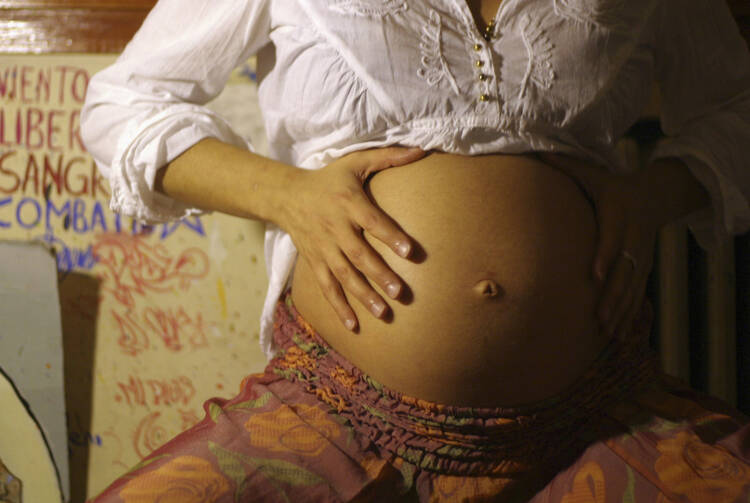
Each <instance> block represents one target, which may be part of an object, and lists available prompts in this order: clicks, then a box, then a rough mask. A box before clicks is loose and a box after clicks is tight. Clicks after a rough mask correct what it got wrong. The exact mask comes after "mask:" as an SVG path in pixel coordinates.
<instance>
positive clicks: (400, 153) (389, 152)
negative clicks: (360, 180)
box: [364, 147, 426, 178]
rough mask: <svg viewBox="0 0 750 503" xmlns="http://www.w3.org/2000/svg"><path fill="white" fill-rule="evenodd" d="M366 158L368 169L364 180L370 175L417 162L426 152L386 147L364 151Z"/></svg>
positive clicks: (416, 149) (416, 148) (419, 149)
mask: <svg viewBox="0 0 750 503" xmlns="http://www.w3.org/2000/svg"><path fill="white" fill-rule="evenodd" d="M364 154H365V155H366V156H367V158H368V161H369V162H368V165H369V166H368V169H367V171H366V172H365V178H366V177H367V176H369V175H370V174H372V173H375V172H377V171H382V170H384V169H387V168H392V167H396V166H403V165H405V164H409V163H411V162H414V161H417V160H419V159H421V158H422V157H424V156H425V155H426V152H425V151H424V150H422V149H421V148H419V147H411V148H407V147H386V148H379V149H372V150H366V151H364Z"/></svg>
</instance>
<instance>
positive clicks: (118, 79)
mask: <svg viewBox="0 0 750 503" xmlns="http://www.w3.org/2000/svg"><path fill="white" fill-rule="evenodd" d="M269 3H270V0H214V1H211V2H207V1H205V0H160V1H159V2H158V3H157V4H156V6H155V7H154V8H153V9H152V11H151V12H150V13H149V15H148V16H147V18H146V20H145V21H144V23H143V25H142V26H141V28H140V29H139V31H138V32H137V33H136V35H135V37H134V38H133V40H132V41H130V43H129V44H128V45H127V47H126V48H125V50H124V51H123V53H122V54H121V55H120V57H119V58H118V59H117V61H116V62H115V63H114V64H113V65H112V66H110V67H108V68H106V69H104V70H103V71H101V72H100V73H98V74H96V75H95V76H94V77H93V78H92V79H91V82H90V84H89V88H88V91H87V95H86V102H85V103H84V107H83V110H82V112H81V133H82V137H83V140H84V143H85V145H86V148H87V149H88V151H89V152H90V153H91V155H92V156H93V157H94V159H95V161H96V163H97V166H98V167H99V169H100V170H101V171H102V173H103V174H104V175H105V176H106V177H107V178H108V179H109V182H110V186H111V189H112V197H111V201H110V207H111V208H112V209H113V210H114V211H117V212H120V213H123V214H125V215H128V216H131V217H134V218H137V219H138V220H141V221H144V222H148V223H155V222H163V221H166V220H172V219H177V218H180V217H183V216H187V215H190V214H193V213H198V212H200V210H198V209H196V208H190V207H188V206H187V205H185V204H182V203H181V202H179V201H177V200H174V199H171V198H169V197H167V196H165V195H163V194H160V193H158V192H156V191H154V179H155V177H156V173H157V171H158V169H159V168H161V167H163V166H165V165H166V164H168V163H169V162H171V161H172V160H173V159H174V158H175V157H177V156H179V155H180V154H181V153H182V152H184V151H185V150H187V149H188V148H189V147H191V146H192V145H194V144H195V143H197V142H198V141H200V140H201V139H204V138H208V137H213V138H217V139H220V140H222V141H225V142H228V143H231V144H234V145H237V146H240V147H245V148H248V149H251V150H252V146H251V144H250V143H249V141H247V140H245V139H244V138H242V137H241V136H240V135H239V134H237V133H236V132H235V131H233V130H232V128H231V127H230V125H229V124H228V123H227V122H226V121H225V120H224V119H222V118H221V117H219V116H217V115H216V114H214V113H213V112H211V111H210V110H209V109H207V108H206V107H205V106H204V105H205V104H206V103H207V102H208V101H210V100H211V99H213V98H214V97H216V96H217V95H218V94H219V93H220V92H221V90H222V89H223V87H224V86H225V84H226V82H227V80H228V79H229V75H230V73H231V71H232V70H233V69H234V68H236V67H237V66H239V65H240V64H242V63H243V62H244V61H246V60H247V58H249V57H250V56H251V55H252V54H254V53H255V52H257V51H258V50H259V49H260V48H261V47H262V46H264V45H265V44H266V43H267V42H268V41H269V37H268V35H269V31H270V14H269V5H268V4H269Z"/></svg>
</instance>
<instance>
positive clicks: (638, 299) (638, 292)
mask: <svg viewBox="0 0 750 503" xmlns="http://www.w3.org/2000/svg"><path fill="white" fill-rule="evenodd" d="M646 283H648V276H646V277H645V278H644V279H642V280H640V281H639V283H638V284H636V285H634V287H633V292H634V293H635V297H634V300H633V302H632V303H631V304H630V307H629V308H628V310H627V311H626V312H625V314H624V316H623V317H622V319H621V320H620V322H619V324H618V326H617V328H616V332H615V334H616V335H617V337H618V338H619V339H620V340H623V339H625V338H626V337H627V335H628V334H629V333H630V331H631V330H632V328H633V320H635V317H636V316H637V315H638V313H639V312H640V310H641V307H642V305H643V299H644V297H645V296H646Z"/></svg>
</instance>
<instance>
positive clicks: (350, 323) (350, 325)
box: [344, 318, 354, 330]
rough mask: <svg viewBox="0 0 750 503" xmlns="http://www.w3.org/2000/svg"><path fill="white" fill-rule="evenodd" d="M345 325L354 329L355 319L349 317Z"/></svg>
mask: <svg viewBox="0 0 750 503" xmlns="http://www.w3.org/2000/svg"><path fill="white" fill-rule="evenodd" d="M344 325H345V326H346V328H348V329H349V330H354V320H353V319H351V318H349V319H348V320H346V321H345V322H344Z"/></svg>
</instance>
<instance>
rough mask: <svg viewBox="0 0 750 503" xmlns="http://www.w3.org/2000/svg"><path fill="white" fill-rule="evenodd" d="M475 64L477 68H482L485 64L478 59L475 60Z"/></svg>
mask: <svg viewBox="0 0 750 503" xmlns="http://www.w3.org/2000/svg"><path fill="white" fill-rule="evenodd" d="M474 66H476V67H477V68H482V67H483V66H484V61H482V60H481V59H478V60H476V61H475V62H474Z"/></svg>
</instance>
